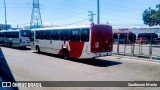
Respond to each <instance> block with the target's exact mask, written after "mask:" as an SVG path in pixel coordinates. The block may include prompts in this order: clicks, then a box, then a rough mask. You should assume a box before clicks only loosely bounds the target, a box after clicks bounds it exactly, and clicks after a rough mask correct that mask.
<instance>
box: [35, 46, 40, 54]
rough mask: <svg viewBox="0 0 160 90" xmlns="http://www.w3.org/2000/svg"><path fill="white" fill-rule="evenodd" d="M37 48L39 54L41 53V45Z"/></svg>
mask: <svg viewBox="0 0 160 90" xmlns="http://www.w3.org/2000/svg"><path fill="white" fill-rule="evenodd" d="M36 49H37V52H38V54H40V53H41V50H40V48H39V46H37V47H36Z"/></svg>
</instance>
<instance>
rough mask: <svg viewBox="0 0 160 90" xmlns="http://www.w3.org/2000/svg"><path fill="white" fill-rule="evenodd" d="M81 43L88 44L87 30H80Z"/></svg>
mask: <svg viewBox="0 0 160 90" xmlns="http://www.w3.org/2000/svg"><path fill="white" fill-rule="evenodd" d="M81 41H83V42H88V41H89V28H82V30H81Z"/></svg>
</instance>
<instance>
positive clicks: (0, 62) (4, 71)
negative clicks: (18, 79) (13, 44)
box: [0, 48, 18, 90]
mask: <svg viewBox="0 0 160 90" xmlns="http://www.w3.org/2000/svg"><path fill="white" fill-rule="evenodd" d="M0 76H1V77H2V78H3V80H4V81H5V82H15V79H14V77H13V75H12V72H11V70H10V68H9V66H8V63H7V61H6V59H5V56H4V54H3V52H2V50H1V48H0ZM1 89H2V90H18V88H2V82H0V90H1Z"/></svg>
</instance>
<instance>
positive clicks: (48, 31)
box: [44, 30, 51, 40]
mask: <svg viewBox="0 0 160 90" xmlns="http://www.w3.org/2000/svg"><path fill="white" fill-rule="evenodd" d="M44 38H45V40H51V31H50V30H47V31H44Z"/></svg>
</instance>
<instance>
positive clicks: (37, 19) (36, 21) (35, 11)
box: [30, 0, 42, 29]
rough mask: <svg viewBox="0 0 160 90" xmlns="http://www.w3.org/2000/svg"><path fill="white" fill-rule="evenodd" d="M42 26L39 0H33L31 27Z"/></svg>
mask: <svg viewBox="0 0 160 90" xmlns="http://www.w3.org/2000/svg"><path fill="white" fill-rule="evenodd" d="M41 27H42V19H41V12H40V5H39V0H33V8H32V14H31V20H30V29H32V28H41Z"/></svg>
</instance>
